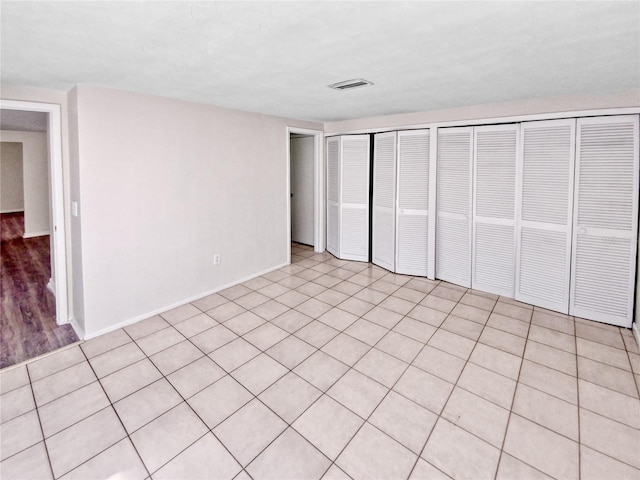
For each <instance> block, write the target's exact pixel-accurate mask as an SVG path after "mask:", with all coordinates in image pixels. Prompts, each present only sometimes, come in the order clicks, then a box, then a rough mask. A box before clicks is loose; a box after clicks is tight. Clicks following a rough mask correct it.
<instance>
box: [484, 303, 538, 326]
mask: <svg viewBox="0 0 640 480" xmlns="http://www.w3.org/2000/svg"><path fill="white" fill-rule="evenodd" d="M493 313H499V314H500V315H504V316H505V317H510V318H515V319H517V320H520V321H523V322H530V321H531V315H532V313H533V309H532V308H523V307H521V306H518V305H513V304H511V303H505V302H503V301H498V303H496V305H495V307H493Z"/></svg>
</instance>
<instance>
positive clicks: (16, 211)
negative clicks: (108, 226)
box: [0, 208, 24, 213]
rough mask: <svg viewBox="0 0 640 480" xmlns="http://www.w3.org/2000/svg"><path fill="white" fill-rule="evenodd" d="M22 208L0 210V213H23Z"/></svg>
mask: <svg viewBox="0 0 640 480" xmlns="http://www.w3.org/2000/svg"><path fill="white" fill-rule="evenodd" d="M23 212H24V208H19V209H17V210H0V213H23Z"/></svg>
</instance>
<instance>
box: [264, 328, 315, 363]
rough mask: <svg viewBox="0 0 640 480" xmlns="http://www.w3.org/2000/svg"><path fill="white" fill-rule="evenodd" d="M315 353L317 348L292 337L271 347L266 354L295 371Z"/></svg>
mask: <svg viewBox="0 0 640 480" xmlns="http://www.w3.org/2000/svg"><path fill="white" fill-rule="evenodd" d="M315 351H316V348H315V347H313V346H311V345H309V344H308V343H307V342H304V341H302V340H300V339H299V338H297V337H295V336H293V335H291V336H289V337H287V338H285V339H284V340H282V341H281V342H279V343H277V344H276V345H274V346H273V347H271V348H270V349H269V350H267V352H266V353H267V355H269V356H270V357H272V358H275V359H276V360H277V361H278V362H280V363H281V364H283V365H284V366H285V367H287V368H289V369H293V368H295V367H297V366H298V365H299V364H300V363H302V362H303V361H304V360H306V359H307V358H308V357H309V356H310V355H311V354H312V353H314V352H315Z"/></svg>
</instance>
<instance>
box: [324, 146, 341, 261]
mask: <svg viewBox="0 0 640 480" xmlns="http://www.w3.org/2000/svg"><path fill="white" fill-rule="evenodd" d="M334 141H335V142H337V143H338V159H337V162H338V165H337V169H338V198H337V199H336V200H335V201H333V200H331V194H330V191H331V174H330V168H331V161H330V159H329V155H330V152H331V149H330V148H329V144H330V143H332V142H334ZM326 149H327V173H326V175H327V188H326V195H327V220H326V222H327V229H326V231H327V241H326V245H327V251H328V252H329V253H331V254H332V255H334V256H336V257H338V258H340V255H341V251H340V245H341V244H342V241H341V236H342V234H341V225H342V219H341V212H342V207H341V203H342V202H341V198H342V137H341V136H336V137H328V138H327V145H326ZM332 204H333V205H332ZM331 207H335V210H336V215H337V226H336V228H337V229H338V232H337V233H338V240H337V245H334V244H333V243H331V240H330V235H331V234H332V233H333V230H332V227H331V219H330V215H331V213H330V212H331Z"/></svg>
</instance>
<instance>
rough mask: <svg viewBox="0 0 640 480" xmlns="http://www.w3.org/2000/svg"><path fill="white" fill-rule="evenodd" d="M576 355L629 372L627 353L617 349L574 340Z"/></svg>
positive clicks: (581, 339)
mask: <svg viewBox="0 0 640 480" xmlns="http://www.w3.org/2000/svg"><path fill="white" fill-rule="evenodd" d="M576 344H577V347H578V355H580V356H581V357H585V358H589V359H591V360H595V361H597V362H601V363H606V364H607V365H610V366H612V367H617V368H621V369H623V370H631V364H630V363H629V357H628V356H627V352H626V351H624V350H619V349H617V348H613V347H609V346H607V345H603V344H601V343H596V342H591V341H589V340H585V339H583V338H576Z"/></svg>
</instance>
